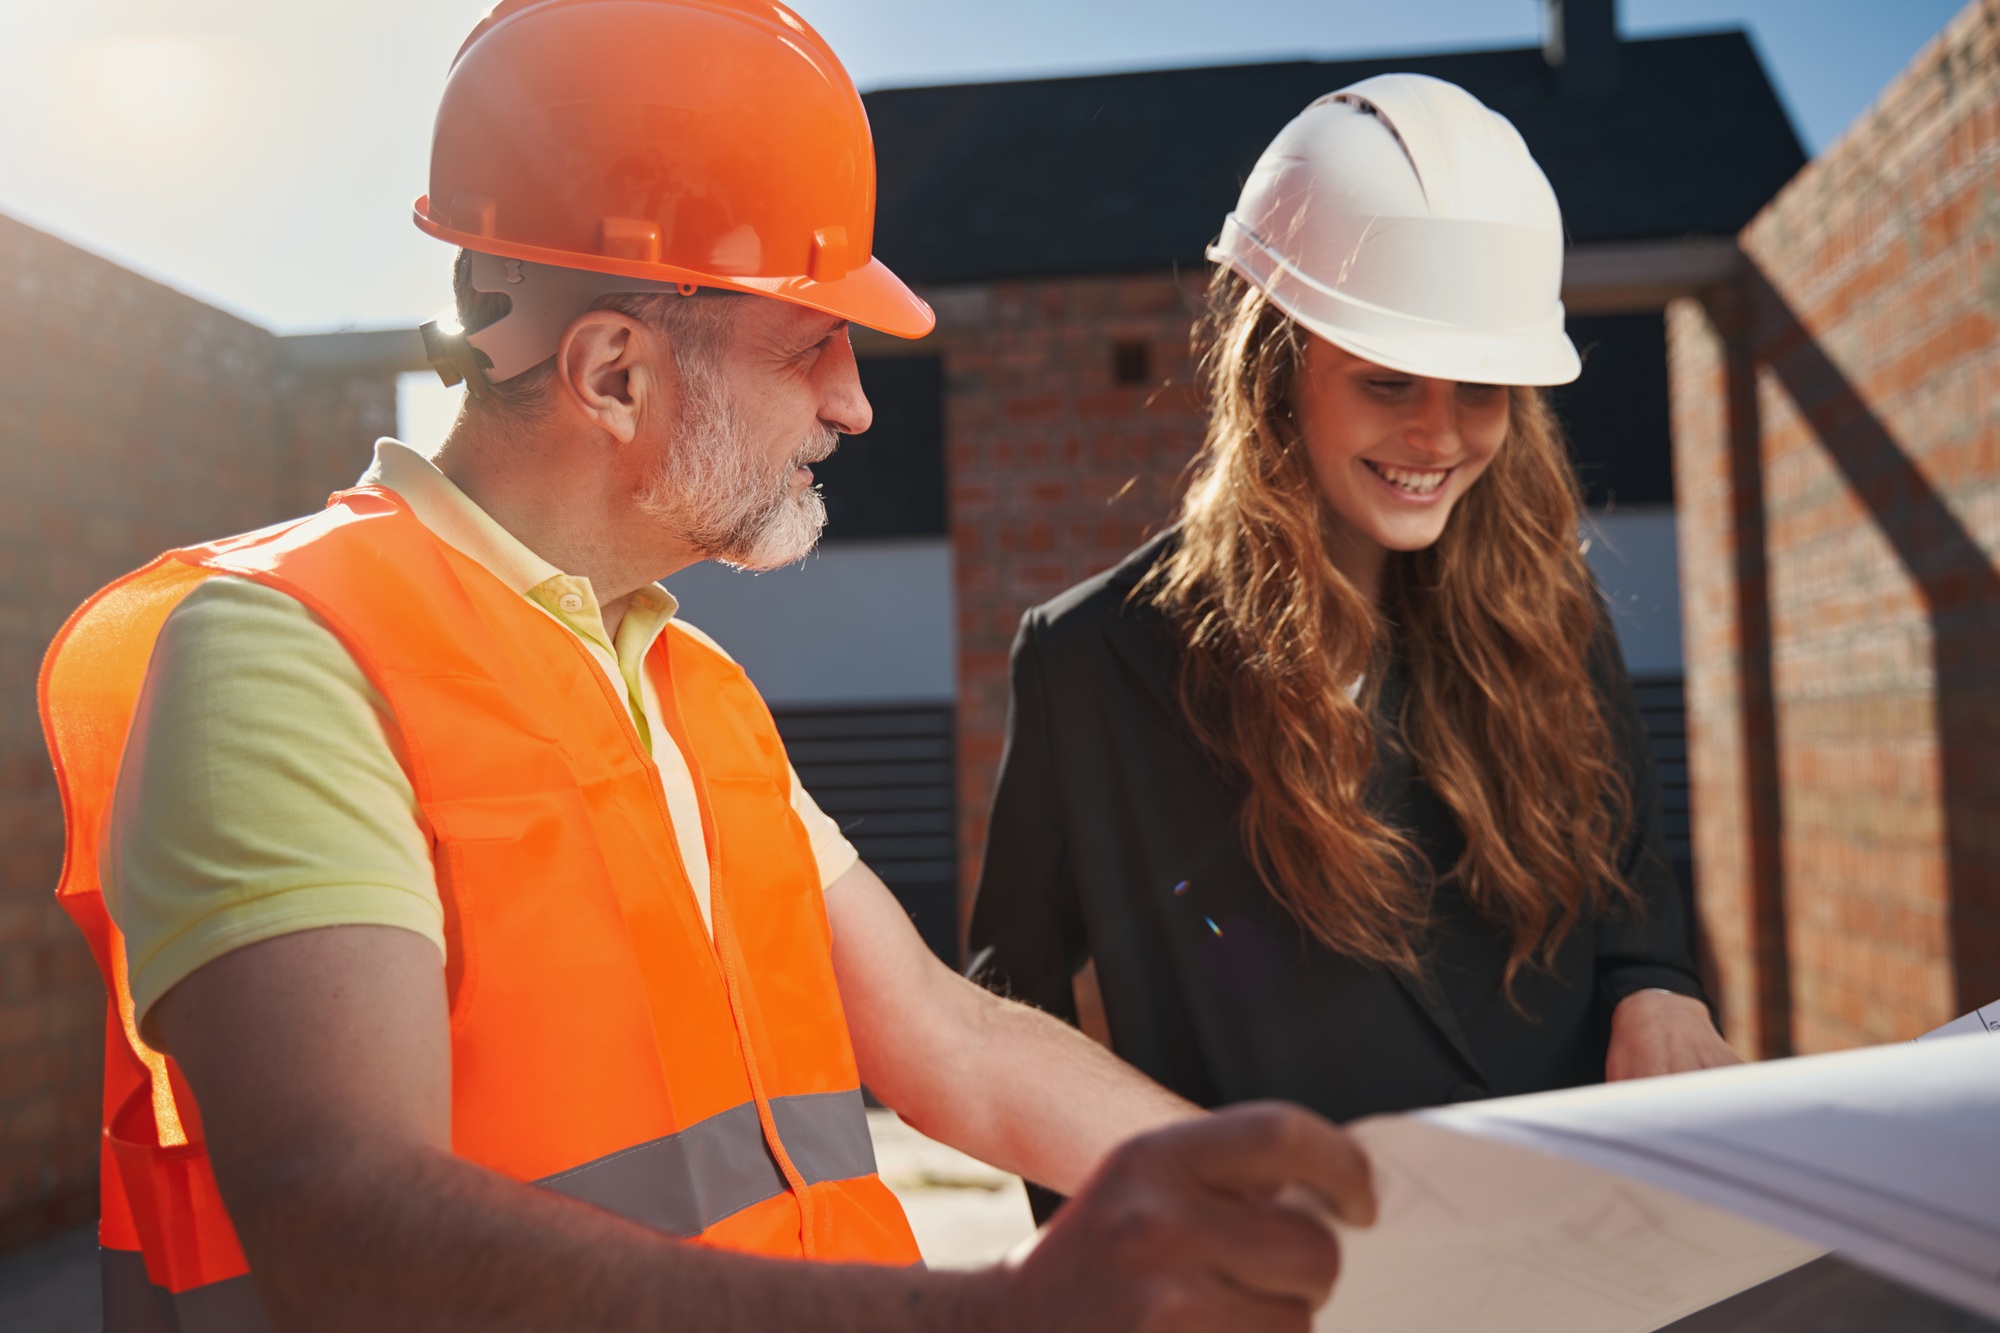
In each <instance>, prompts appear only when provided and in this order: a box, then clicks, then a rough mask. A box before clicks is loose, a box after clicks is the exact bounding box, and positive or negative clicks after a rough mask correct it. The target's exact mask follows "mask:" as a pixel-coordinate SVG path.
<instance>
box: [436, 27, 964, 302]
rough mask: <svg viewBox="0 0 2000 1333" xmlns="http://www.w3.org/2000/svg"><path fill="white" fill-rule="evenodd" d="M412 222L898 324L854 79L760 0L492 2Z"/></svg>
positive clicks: (597, 267) (451, 100)
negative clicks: (880, 246) (878, 243)
mask: <svg viewBox="0 0 2000 1333" xmlns="http://www.w3.org/2000/svg"><path fill="white" fill-rule="evenodd" d="M416 223H417V225H418V226H419V227H421V228H423V229H424V230H425V231H427V232H429V233H430V234H431V235H433V236H435V237H437V238H438V239H440V240H444V241H449V242H451V243H453V244H455V245H460V246H463V247H465V248H466V249H468V250H473V251H477V252H480V253H484V254H490V255H498V256H502V257H504V258H507V259H518V260H526V261H530V262H533V263H538V264H547V265H554V266H557V267H562V268H570V269H584V270H589V271H591V272H595V273H604V274H613V275H616V276H619V277H623V278H635V279H639V280H641V281H642V282H646V283H671V284H679V285H680V286H681V287H682V289H683V290H691V286H690V285H692V286H705V287H722V288H728V289H730V290H734V291H741V292H752V293H756V294H759V295H763V296H773V297H777V298H778V299H780V300H784V301H791V302H794V303H796V304H798V305H803V306H809V307H811V308H812V309H814V310H821V311H825V312H826V313H828V314H831V315H837V316H839V317H841V318H843V319H851V320H853V321H854V322H855V323H857V324H863V325H866V326H868V327H870V328H875V329H881V330H882V331H884V332H886V333H893V334H898V335H900V336H902V337H905V338H917V337H921V336H923V335H924V334H926V333H928V332H930V330H931V327H932V325H934V324H935V323H936V317H935V316H934V315H933V314H932V313H931V309H930V307H929V306H927V305H926V304H924V302H923V300H922V299H921V298H919V297H918V296H917V295H916V293H914V292H912V291H911V290H910V289H909V288H908V287H907V286H905V285H904V284H903V282H902V280H901V279H900V278H898V277H897V276H896V275H895V274H893V273H891V272H890V271H889V270H888V268H887V267H885V266H884V265H883V263H882V262H881V261H880V260H878V259H876V258H874V256H873V247H874V233H875V146H874V143H873V141H872V139H871V138H870V137H869V133H868V115H867V112H866V111H864V110H863V109H862V106H861V97H860V94H858V93H857V92H856V91H855V89H854V81H853V80H852V79H850V78H849V77H848V75H847V71H846V70H845V69H844V68H843V67H842V66H841V63H840V61H839V59H838V58H837V57H835V55H834V54H833V50H832V48H831V47H829V46H828V45H827V44H826V42H825V40H824V39H823V38H821V37H820V35H819V34H818V33H816V32H814V31H813V30H812V28H811V27H809V26H808V25H807V24H806V23H805V21H804V20H802V19H800V18H799V17H798V16H797V15H796V14H794V13H792V12H791V11H790V10H789V9H787V8H785V7H784V6H783V5H780V4H775V3H769V2H768V0H503V3H501V4H499V5H496V6H495V7H494V9H493V11H492V12H491V13H489V14H488V15H487V16H486V18H485V19H484V20H482V21H481V22H480V24H479V26H478V27H476V28H474V29H473V31H472V35H471V36H470V37H468V38H466V40H465V45H463V46H462V47H460V48H459V52H458V55H457V57H456V58H455V59H454V60H453V62H452V70H451V77H450V78H449V80H448V81H447V82H446V83H445V89H444V100H443V101H442V103H441V104H440V105H439V107H438V115H437V127H436V130H435V132H434V133H433V135H432V138H431V175H430V192H429V193H428V194H426V195H424V196H423V197H422V198H420V199H418V200H417V203H416Z"/></svg>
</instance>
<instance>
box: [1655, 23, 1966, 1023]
mask: <svg viewBox="0 0 2000 1333" xmlns="http://www.w3.org/2000/svg"><path fill="white" fill-rule="evenodd" d="M1742 244H1743V248H1744V251H1745V253H1746V255H1747V256H1748V258H1749V261H1750V272H1749V275H1748V277H1747V279H1746V281H1745V283H1744V284H1743V286H1742V288H1741V289H1740V290H1738V291H1735V292H1730V293H1717V294H1716V295H1715V297H1714V299H1712V300H1710V301H1708V302H1706V303H1705V304H1704V305H1697V304H1696V303H1694V302H1686V303H1682V304H1681V305H1680V306H1678V307H1677V308H1676V309H1675V310H1674V311H1673V312H1672V314H1671V317H1670V321H1669V324H1670V330H1671V344H1670V357H1671V360H1672V367H1673V375H1674V380H1675V434H1676V444H1675V447H1676V460H1675V466H1676V469H1677V476H1676V483H1677V491H1678V494H1679V496H1680V498H1681V516H1682V517H1681V521H1682V523H1683V524H1684V525H1685V526H1684V529H1683V540H1682V542H1681V551H1682V579H1683V592H1682V596H1683V599H1684V601H1683V604H1684V606H1685V607H1686V611H1685V615H1686V618H1687V624H1686V629H1687V638H1686V643H1687V654H1688V702H1689V713H1690V727H1691V730H1692V732H1693V738H1694V743H1693V753H1692V755H1691V765H1692V768H1693V777H1694V782H1695V820H1696V836H1697V847H1696V856H1697V864H1698V868H1699V869H1698V873H1699V880H1700V884H1701V890H1702V896H1703V907H1704V917H1705V922H1706V925H1707V927H1708V932H1709V936H1710V940H1711V942H1712V944H1713V946H1714V949H1715V953H1716V959H1717V964H1718V968H1719V970H1720V972H1721V974H1722V977H1723V989H1724V1008H1725V1013H1726V1015H1727V1021H1728V1023H1729V1024H1730V1031H1731V1035H1732V1036H1733V1037H1737V1038H1738V1039H1741V1040H1744V1041H1745V1042H1746V1043H1747V1044H1749V1045H1750V1046H1752V1047H1753V1048H1755V1049H1758V1050H1760V1051H1762V1052H1764V1053H1767V1054H1769V1053H1774V1052H1777V1051H1782V1050H1784V1049H1788V1048H1791V1047H1795V1048H1796V1049H1799V1050H1805V1051H1811V1050H1824V1049H1830V1048H1836V1047H1842V1046H1851V1045H1857V1044H1863V1043H1869V1042H1881V1041H1889V1040H1895V1039H1898V1038H1902V1037H1907V1036H1910V1035H1913V1034H1914V1033H1917V1032H1920V1031H1922V1030H1923V1029H1925V1028H1926V1027H1928V1026H1930V1025H1933V1024H1935V1023H1938V1022H1941V1021H1943V1020H1944V1019H1946V1018H1948V1017H1951V1016H1953V1015H1954V1014H1956V1013H1958V1012H1960V1011H1962V1010H1964V1009H1967V1008H1970V1007H1972V1006H1973V1005H1976V1004H1984V1003H1986V1002H1989V1001H1991V1000H1992V999H1993V998H1994V997H1995V996H2000V834H1995V833H1994V832H1993V831H1992V830H1993V829H1995V828H1996V827H2000V823H1996V820H1995V817H1994V816H1995V812H1996V811H2000V573H1996V570H1995V566H1994V557H1995V553H1996V551H2000V0H1975V3H1974V4H1972V5H1970V6H1969V7H1968V8H1967V9H1966V10H1964V11H1963V12H1962V13H1961V14H1960V15H1959V16H1958V18H1957V19H1955V20H1954V21H1953V23H1952V24H1951V25H1950V26H1949V27H1948V28H1947V29H1946V31H1945V32H1944V33H1943V34H1942V35H1941V36H1940V38H1939V39H1938V40H1937V41H1936V42H1934V43H1933V44H1932V45H1931V46H1930V47H1929V48H1927V49H1926V50H1925V51H1924V52H1923V53H1922V54H1921V55H1920V56H1919V57H1918V59H1917V60H1916V61H1915V62H1914V64H1913V65H1912V66H1911V68H1910V69H1909V70H1908V71H1906V72H1905V73H1904V74H1903V75H1902V76H1901V77H1900V78H1899V79H1898V80H1897V81H1896V82H1895V83H1894V84H1892V85H1891V86H1890V87H1889V88H1888V89H1887V90H1886V91H1885V92H1884V93H1883V95H1882V97H1881V99H1880V100H1879V101H1878V102H1877V104H1876V106H1875V107H1874V108H1873V109H1872V110H1871V111H1870V112H1869V113H1868V114H1867V115H1865V116H1864V117H1863V118H1862V119H1861V120H1860V121H1859V122H1858V123H1857V124H1856V125H1855V126H1854V127H1853V128H1852V129H1851V130H1849V132H1848V133H1847V135H1846V136H1845V137H1844V138H1843V139H1841V140H1840V141H1839V142H1838V143H1837V144H1835V145H1834V146H1833V147H1832V148H1831V149H1829V150H1828V151H1827V152H1826V153H1825V154H1824V155H1823V156H1822V157H1821V158H1820V159H1819V160H1817V161H1816V162H1814V163H1813V164H1812V165H1811V166H1809V167H1807V168H1806V169H1805V170H1804V171H1803V172H1802V173H1801V174H1800V175H1799V177H1798V178H1797V179H1796V180H1794V181H1793V182H1792V183H1791V184H1790V185H1789V186H1787V187H1786V189H1785V190H1784V191H1783V192H1782V193H1781V194H1780V195H1779V196H1778V198H1777V199H1775V200H1774V201H1773V202H1772V203H1771V205H1770V206H1769V207H1767V208H1766V209H1765V211H1764V212H1763V213H1762V214H1761V215H1760V216H1759V217H1758V218H1757V219H1756V220H1755V221H1754V222H1752V224H1751V225H1750V227H1749V228H1747V229H1746V231H1745V232H1744V234H1743V238H1742Z"/></svg>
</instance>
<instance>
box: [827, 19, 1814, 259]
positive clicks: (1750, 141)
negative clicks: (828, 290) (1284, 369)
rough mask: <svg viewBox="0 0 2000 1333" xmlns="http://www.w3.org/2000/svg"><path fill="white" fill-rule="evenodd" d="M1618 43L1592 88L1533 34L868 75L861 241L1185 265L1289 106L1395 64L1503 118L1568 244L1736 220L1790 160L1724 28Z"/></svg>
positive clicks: (883, 247) (949, 252)
mask: <svg viewBox="0 0 2000 1333" xmlns="http://www.w3.org/2000/svg"><path fill="white" fill-rule="evenodd" d="M1620 49H1621V53H1622V78H1621V84H1620V88H1619V91H1618V92H1617V93H1615V94H1613V95H1611V96H1609V97H1606V98H1602V99H1597V100H1589V101H1581V100H1565V99H1563V98H1561V97H1559V96H1557V94H1556V92H1555V89H1554V81H1553V79H1552V77H1551V75H1550V71H1549V68H1548V66H1547V64H1546V63H1545V62H1544V61H1543V59H1542V53H1541V51H1540V49H1539V48H1530V49H1521V50H1503V51H1468V52H1460V53H1456V54H1445V55H1422V56H1387V57H1380V58H1375V59H1368V60H1342V61H1324V62H1322V61H1305V60H1301V61H1288V62H1284V63H1281V64H1264V65H1234V66H1223V67H1217V68H1210V69H1176V70H1159V71H1153V72H1148V73H1141V74H1106V75H1096V76H1092V77H1088V78H1070V79H1036V80H1029V81H1023V82H1017V83H975V84H959V85H952V86H946V87H936V88H888V89H882V90H880V91H877V92H873V93H869V94H867V96H866V98H865V99H864V100H865V101H866V102H867V105H868V117H869V121H870V123H871V124H872V125H873V128H874V131H875V146H876V158H877V163H878V170H879V173H880V190H881V194H880V203H879V213H878V215H877V223H876V237H875V252H876V253H877V254H878V255H880V256H881V257H882V258H883V260H884V261H885V262H887V263H888V264H889V265H890V266H891V267H893V268H895V269H896V270H897V272H899V273H901V274H902V275H903V276H904V277H905V278H907V279H909V280H911V281H913V282H927V283H942V282H964V281H979V280H984V279H993V278H1004V277H1033V276H1050V275H1057V274H1070V273H1117V272H1135V271H1144V270H1149V269H1162V268H1168V267H1171V266H1173V265H1175V264H1200V263H1201V262H1202V249H1203V247H1204V246H1205V245H1206V244H1207V243H1208V241H1209V240H1210V239H1211V238H1212V237H1213V236H1214V235H1215V233H1216V231H1217V230H1218V228H1219V227H1220V226H1221V224H1222V216H1223V214H1224V213H1226V212H1228V211H1229V209H1230V207H1231V206H1233V205H1234V203H1235V202H1236V195H1237V191H1238V190H1239V189H1240V188H1241V185H1242V181H1243V178H1244V176H1245V175H1246V174H1247V173H1248V172H1249V170H1250V168H1251V167H1252V166H1253V165H1254V164H1255V163H1256V160H1257V155H1258V154H1259V153H1260V152H1262V151H1263V149H1264V145H1265V144H1267V143H1269V142H1270V140H1271V138H1272V136H1273V135H1275V134H1276V133H1277V132H1278V130H1279V129H1280V128H1282V127H1283V126H1284V124H1285V122H1286V121H1288V120H1290V119H1291V118H1292V117H1293V116H1294V115H1296V114H1298V112H1299V111H1300V110H1302V109H1303V108H1304V107H1305V105H1306V104H1307V103H1308V102H1310V101H1312V100H1313V99H1314V98H1315V97H1318V96H1319V95H1321V94H1322V93H1327V92H1331V91H1333V90H1334V89H1336V88H1340V87H1343V86H1345V85H1346V84H1350V83H1353V82H1355V81H1356V80H1359V79H1364V78H1367V77H1368V76H1370V75H1372V74H1381V73H1387V72H1389V71H1392V70H1403V71H1409V72H1412V73H1419V74H1431V75H1435V76H1437V77H1438V78H1442V79H1449V80H1451V81H1452V82H1453V83H1457V84H1459V85H1461V86H1463V87H1465V88H1466V89H1468V90H1469V91H1470V92H1472V93H1473V94H1474V95H1475V96H1477V97H1478V98H1479V99H1480V100H1481V101H1483V102H1485V103H1486V104H1487V105H1488V106H1490V107H1492V108H1493V109H1494V110H1496V111H1498V112H1500V113H1501V114H1502V115H1504V116H1506V117H1507V118H1508V119H1509V120H1512V121H1513V122H1514V124H1515V125H1516V126H1517V127H1518V128H1519V129H1520V131H1521V134H1522V135H1523V136H1524V137H1525V138H1526V139H1527V141H1528V146H1529V147H1530V148H1531V149H1532V150H1533V151H1534V154H1535V157H1536V159H1537V160H1538V161H1539V162H1540V163H1541V164H1542V169H1543V170H1544V171H1546V172H1547V173H1548V176H1549V180H1550V181H1551V182H1552V183H1553V184H1554V185H1555V189H1556V194H1557V196H1558V197H1559V198H1560V199H1561V201H1562V208H1563V217H1564V221H1565V223H1566V224H1567V225H1568V227H1569V231H1570V236H1571V238H1572V239H1573V240H1576V241H1614V240H1638V239H1644V238H1649V237H1670V236H1684V235H1689V234H1710V235H1733V234H1734V233H1735V232H1736V231H1738V230H1739V229H1740V228H1741V227H1742V226H1743V224H1744V223H1746V222H1748V221H1749V220H1750V218H1751V217H1752V215H1754V214H1755V213H1756V211H1757V210H1758V208H1760V207H1761V206H1762V205H1763V204H1764V202H1765V201H1766V200H1768V199H1769V198H1770V197H1771V196H1772V195H1773V194H1775V193H1776V192H1777V190H1778V187H1779V186H1781V185H1783V184H1784V183H1785V182H1786V181H1787V180H1789V179H1791V177H1792V175H1793V174H1794V173H1795V172H1797V171H1798V169H1799V168H1800V167H1801V166H1803V165H1804V164H1805V160H1806V158H1805V153H1804V151H1803V150H1802V149H1801V148H1800V146H1799V140H1798V136H1797V135H1796V134H1794V133H1793V131H1792V126H1791V122H1790V120H1789V119H1788V118H1787V117H1786V115H1785V112H1784V109H1783V107H1781V106H1780V105H1779V103H1778V98H1777V94H1776V92H1775V91H1774V90H1773V89H1772V87H1771V83H1770V80H1769V79H1768V78H1767V77H1766V76H1765V73H1764V68H1763V66H1762V64H1760V63H1759V61H1758V59H1757V55H1756V52H1755V51H1754V50H1753V49H1752V48H1751V46H1750V42H1749V39H1748V38H1747V37H1746V36H1745V35H1744V34H1743V33H1742V32H1740V31H1731V32H1717V33H1704V34H1700V35H1696V36H1686V37H1666V38H1655V39H1650V40H1645V41H1628V42H1624V43H1622V44H1621V48H1620Z"/></svg>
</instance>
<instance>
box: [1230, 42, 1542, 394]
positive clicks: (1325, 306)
mask: <svg viewBox="0 0 2000 1333" xmlns="http://www.w3.org/2000/svg"><path fill="white" fill-rule="evenodd" d="M1562 246H1563V237H1562V214H1561V210H1560V209H1559V207H1558V206H1557V204H1556V200H1555V192H1554V191H1553V190H1552V189H1550V187H1549V184H1548V179H1547V177H1545V176H1544V175H1543V174H1542V171H1541V168H1540V167H1538V166H1537V165H1536V164H1535V161H1534V158H1533V157H1532V156H1531V155H1530V154H1529V152H1528V148H1527V145H1526V143H1525V142H1523V141H1522V139H1521V136H1520V134H1519V132H1518V131H1517V130H1515V128H1514V127H1513V125H1511V124H1510V123H1508V121H1507V120H1506V119H1505V118H1504V117H1502V116H1500V115H1498V114H1497V113H1495V112H1493V111H1491V110H1489V109H1487V108H1486V107H1485V106H1484V105H1482V104H1481V103H1480V102H1479V101H1478V99H1476V98H1474V97H1473V96H1472V95H1471V94H1470V93H1468V92H1466V91H1465V90H1464V89H1462V88H1459V87H1457V86H1456V85H1454V84H1450V83H1446V82H1445V81H1443V80H1441V79H1433V78H1429V77H1426V76H1423V75H1416V74H1386V75H1380V76H1377V77H1375V78H1372V79H1366V80H1363V81H1362V82H1360V83H1357V84H1353V85H1351V86H1349V87H1347V88H1342V89H1340V90H1338V91H1336V92H1333V93H1330V94H1327V95H1326V96H1324V97H1321V98H1318V99H1316V100H1315V101H1314V102H1312V103H1311V104H1310V105H1309V106H1307V108H1306V109H1305V110H1304V111H1303V112H1301V113H1300V114H1299V116H1298V117H1297V118H1295V119H1294V120H1293V121H1292V122H1291V123H1290V124H1289V125H1287V126H1286V127H1285V128H1284V129H1283V130H1281V131H1280V132H1279V133H1278V136H1277V137H1276V138H1275V139H1273V140H1272V142H1271V144H1270V146H1269V147H1268V148H1266V149H1265V151H1264V154H1263V156H1262V157H1260V158H1259V159H1258V162H1257V165H1256V168H1255V169H1254V170H1253V171H1252V172H1251V174H1250V177H1249V179H1248V180H1247V181H1246V182H1245V183H1244V187H1243V192H1242V196H1241V198H1240V199H1239V200H1238V202H1237V206H1236V209H1235V210H1234V211H1233V212H1231V213H1230V214H1229V215H1228V217H1227V218H1226V219H1224V222H1223V227H1222V233H1221V235H1220V236H1219V237H1218V238H1217V240H1216V243H1215V244H1214V245H1213V246H1211V247H1210V248H1209V252H1208V253H1209V258H1210V259H1212V260H1214V261H1216V262H1218V263H1221V264H1225V265H1227V266H1228V267H1230V268H1232V269H1233V270H1235V271H1236V272H1237V273H1239V274H1240V275H1241V276H1242V277H1244V278H1245V279H1246V280H1248V281H1249V282H1251V283H1253V284H1254V285H1256V286H1257V287H1259V288H1260V289H1261V290H1263V291H1264V292H1265V293H1266V294H1267V295H1268V296H1269V297H1270V299H1271V301H1272V303H1273V304H1275V305H1277V306H1278V307H1279V308H1280V309H1282V310H1284V311H1285V313H1286V314H1288V315H1289V316H1291V317H1292V318H1293V319H1295V320H1297V321H1298V322H1299V323H1300V324H1301V325H1303V326H1304V327H1306V328H1307V329H1309V330H1310V331H1312V332H1313V333H1315V334H1318V335H1319V336H1320V337H1322V338H1325V339H1326V340H1327V341H1329V342H1332V343H1334V344H1336V345H1337V346H1340V347H1343V348H1345V349H1346V350H1348V351H1350V352H1352V353H1353V354H1354V355H1356V356H1360V357H1364V358H1366V359H1368V360H1371V361H1374V362H1376V363H1378V364H1381V365H1384V366H1388V367H1391V368H1392V369H1397V370H1401V371H1404V372H1405V373H1409V374H1418V375H1425V376H1430V377H1434V378H1439V379H1452V380H1459V381H1464V382H1475V383H1494V384H1561V383H1567V382H1568V381H1570V380H1572V379H1574V378H1576V375H1577V373H1578V371H1579V370H1580V369H1581V365H1580V362H1579V361H1578V359H1577V355H1576V351H1575V349H1574V347H1572V346H1571V344H1570V342H1569V339H1568V337H1567V335H1566V334H1565V333H1564V331H1563V309H1562V302H1561V285H1562Z"/></svg>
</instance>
